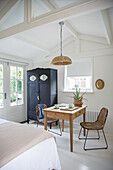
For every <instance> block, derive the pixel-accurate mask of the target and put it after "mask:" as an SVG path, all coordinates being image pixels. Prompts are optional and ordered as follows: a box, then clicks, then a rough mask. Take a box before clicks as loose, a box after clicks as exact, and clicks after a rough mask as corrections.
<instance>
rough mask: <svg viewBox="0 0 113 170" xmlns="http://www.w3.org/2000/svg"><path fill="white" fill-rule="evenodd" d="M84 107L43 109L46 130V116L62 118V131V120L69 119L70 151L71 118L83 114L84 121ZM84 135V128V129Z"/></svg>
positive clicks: (71, 141)
mask: <svg viewBox="0 0 113 170" xmlns="http://www.w3.org/2000/svg"><path fill="white" fill-rule="evenodd" d="M86 107H87V106H82V107H77V108H76V109H74V110H73V109H67V106H66V107H59V108H58V109H55V107H54V106H53V107H49V108H45V109H43V111H44V129H45V130H47V117H50V118H55V119H62V131H64V120H69V122H70V151H71V152H73V120H74V119H76V118H77V117H79V116H80V115H83V122H85V114H86ZM84 136H85V129H84Z"/></svg>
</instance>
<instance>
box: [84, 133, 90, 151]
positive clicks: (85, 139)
mask: <svg viewBox="0 0 113 170" xmlns="http://www.w3.org/2000/svg"><path fill="white" fill-rule="evenodd" d="M88 132H89V130H87V133H86V138H85V142H84V147H83V148H84V150H85V151H86V148H85V146H86V141H87V137H88Z"/></svg>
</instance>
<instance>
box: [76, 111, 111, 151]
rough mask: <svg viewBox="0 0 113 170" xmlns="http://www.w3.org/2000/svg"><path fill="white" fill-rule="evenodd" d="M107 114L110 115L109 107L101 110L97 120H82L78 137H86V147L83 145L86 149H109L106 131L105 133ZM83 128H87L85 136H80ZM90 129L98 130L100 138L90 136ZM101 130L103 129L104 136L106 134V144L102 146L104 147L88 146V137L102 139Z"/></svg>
mask: <svg viewBox="0 0 113 170" xmlns="http://www.w3.org/2000/svg"><path fill="white" fill-rule="evenodd" d="M107 115H108V109H106V108H102V109H101V110H100V113H99V115H98V117H97V120H96V121H95V122H81V123H80V125H81V129H80V132H79V136H78V138H79V139H85V142H84V147H83V149H84V150H95V149H107V148H108V144H107V139H106V136H105V133H104V125H105V122H106V118H107ZM82 128H83V129H86V136H85V138H81V137H80V135H81V131H82ZM89 130H97V133H98V138H88V132H89ZM99 130H102V132H103V136H104V139H105V143H106V146H105V147H102V148H100V147H99V148H86V141H87V140H88V139H100V135H99Z"/></svg>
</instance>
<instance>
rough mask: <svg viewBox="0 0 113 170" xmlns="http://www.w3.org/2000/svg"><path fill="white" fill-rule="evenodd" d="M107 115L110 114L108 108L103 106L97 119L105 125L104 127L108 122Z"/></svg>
mask: <svg viewBox="0 0 113 170" xmlns="http://www.w3.org/2000/svg"><path fill="white" fill-rule="evenodd" d="M107 115H108V109H106V108H102V109H101V110H100V113H99V115H98V117H97V121H99V122H100V123H101V124H102V125H103V127H104V124H105V122H106V118H107Z"/></svg>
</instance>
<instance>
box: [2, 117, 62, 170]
mask: <svg viewBox="0 0 113 170" xmlns="http://www.w3.org/2000/svg"><path fill="white" fill-rule="evenodd" d="M6 122H8V121H6V120H3V119H0V124H3V123H6ZM4 135H5V134H4ZM20 169H21V170H52V169H55V170H61V166H60V160H59V156H58V152H57V146H56V143H55V140H54V138H53V137H51V138H49V139H46V140H44V141H43V142H40V143H39V144H36V145H35V146H33V147H32V148H30V149H28V150H27V151H25V152H24V153H22V154H20V155H18V156H17V157H15V158H14V159H13V160H11V161H9V162H8V163H7V164H5V165H4V166H2V167H1V168H0V170H20Z"/></svg>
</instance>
